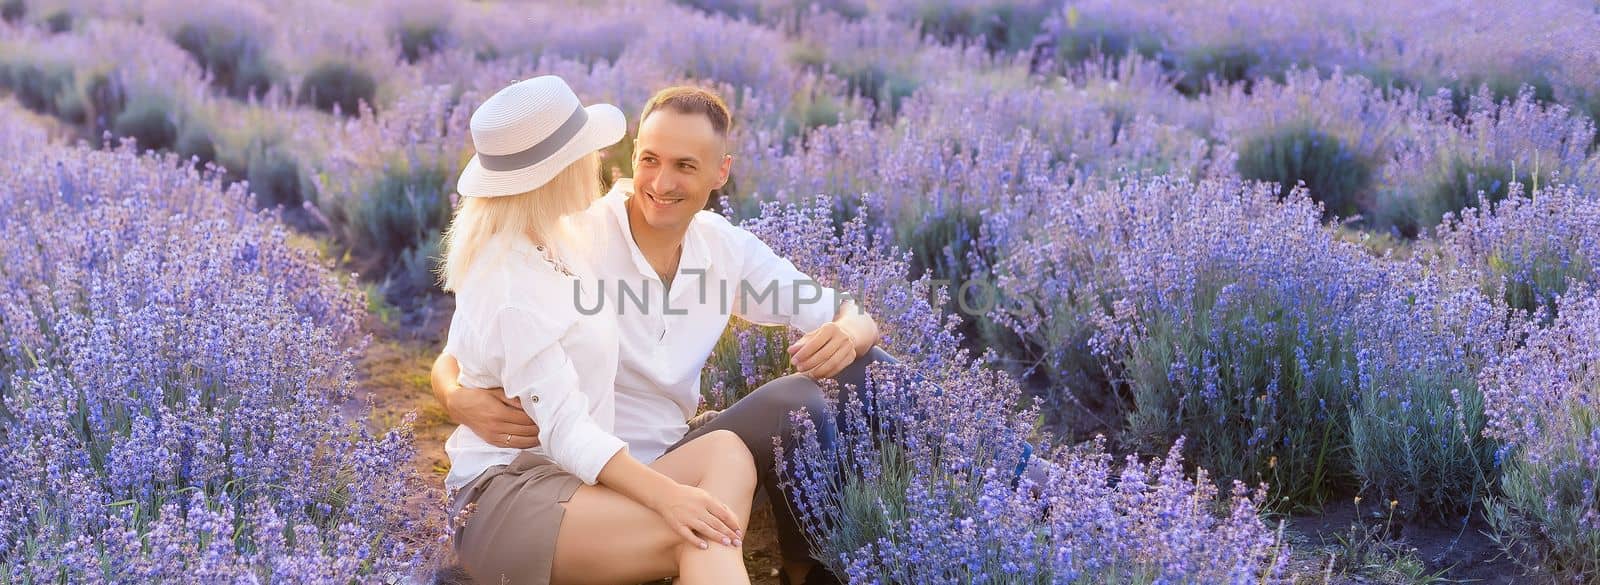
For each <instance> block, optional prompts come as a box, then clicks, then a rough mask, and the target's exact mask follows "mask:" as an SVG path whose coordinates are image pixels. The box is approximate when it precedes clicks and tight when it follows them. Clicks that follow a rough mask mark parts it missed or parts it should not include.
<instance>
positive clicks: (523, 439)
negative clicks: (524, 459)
mask: <svg viewBox="0 0 1600 585" xmlns="http://www.w3.org/2000/svg"><path fill="white" fill-rule="evenodd" d="M460 373H461V368H460V364H458V363H456V359H455V358H454V357H452V356H451V355H450V354H441V355H440V356H439V359H437V360H434V362H433V372H432V383H433V395H434V397H435V398H437V399H438V400H439V404H440V405H442V406H444V410H445V413H446V414H448V415H450V420H452V421H455V422H456V423H459V424H463V425H466V426H467V428H468V429H471V430H472V432H473V433H474V434H477V435H478V436H479V437H481V438H482V439H483V440H485V441H488V442H489V443H490V444H492V445H494V446H496V447H510V448H513V449H528V448H531V447H537V446H539V425H536V424H534V423H533V419H531V418H528V413H527V412H525V411H523V410H522V403H521V401H519V400H516V399H513V398H506V395H505V391H504V390H501V389H499V388H490V389H487V390H485V389H480V388H463V387H461V385H459V384H456V382H455V380H456V376H458V375H460Z"/></svg>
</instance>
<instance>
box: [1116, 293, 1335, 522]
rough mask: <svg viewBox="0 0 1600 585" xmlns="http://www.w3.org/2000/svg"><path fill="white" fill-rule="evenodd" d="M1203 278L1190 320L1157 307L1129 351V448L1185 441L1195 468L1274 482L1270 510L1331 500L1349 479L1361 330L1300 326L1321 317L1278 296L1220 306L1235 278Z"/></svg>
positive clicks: (1124, 360) (1143, 449) (1310, 324)
mask: <svg viewBox="0 0 1600 585" xmlns="http://www.w3.org/2000/svg"><path fill="white" fill-rule="evenodd" d="M1203 282H1208V284H1206V285H1205V286H1206V287H1207V290H1206V291H1205V292H1203V293H1201V294H1197V296H1196V300H1195V310H1194V311H1193V312H1192V313H1191V314H1190V315H1191V320H1190V321H1189V322H1183V321H1179V320H1176V319H1174V318H1173V316H1171V315H1169V314H1167V313H1166V312H1164V311H1157V312H1156V314H1154V315H1151V317H1150V318H1149V319H1148V320H1147V321H1146V322H1145V327H1146V330H1147V334H1146V336H1145V337H1143V338H1142V339H1140V340H1139V341H1137V342H1136V343H1135V344H1134V345H1133V346H1132V347H1131V348H1130V349H1129V351H1128V354H1127V355H1125V356H1122V359H1121V364H1122V367H1123V370H1124V371H1123V376H1122V377H1123V380H1124V381H1125V382H1126V384H1127V386H1128V390H1129V393H1130V395H1131V398H1132V406H1131V407H1130V410H1129V412H1128V417H1127V426H1126V428H1125V431H1124V432H1125V433H1126V436H1125V438H1124V441H1125V443H1126V444H1128V445H1132V446H1135V447H1136V448H1137V450H1138V452H1141V453H1151V452H1158V451H1159V450H1160V449H1161V448H1163V447H1164V446H1165V445H1166V444H1167V443H1168V441H1170V440H1172V439H1173V438H1175V437H1188V443H1187V445H1188V446H1187V447H1186V449H1185V450H1186V451H1187V452H1188V453H1189V454H1190V455H1189V459H1190V460H1191V461H1192V462H1193V463H1194V464H1195V465H1197V466H1199V467H1201V468H1203V469H1206V470H1208V471H1211V472H1212V473H1214V474H1215V476H1216V477H1219V478H1234V479H1238V480H1241V481H1244V482H1246V483H1254V482H1258V481H1264V482H1266V483H1267V484H1268V486H1269V489H1271V490H1272V496H1273V497H1271V498H1269V500H1268V501H1269V502H1270V503H1272V504H1273V505H1288V506H1290V507H1296V506H1304V505H1315V504H1318V503H1321V502H1323V501H1325V500H1326V497H1327V496H1328V495H1329V494H1330V493H1331V492H1332V490H1333V489H1335V487H1336V486H1340V485H1349V484H1350V483H1351V482H1350V481H1349V477H1350V471H1351V470H1350V465H1349V459H1348V455H1346V454H1345V453H1344V446H1345V445H1348V444H1349V425H1348V422H1347V421H1346V420H1345V417H1344V416H1343V415H1342V414H1343V413H1345V412H1347V411H1348V409H1349V403H1350V397H1349V395H1350V386H1349V381H1348V380H1346V379H1345V377H1346V375H1347V372H1349V371H1350V370H1351V369H1353V367H1354V365H1355V362H1356V353H1355V351H1354V349H1355V338H1354V335H1353V333H1351V332H1348V331H1344V332H1341V331H1336V330H1327V329H1325V328H1324V327H1323V325H1322V324H1320V323H1314V322H1302V320H1306V319H1308V316H1311V315H1318V314H1319V313H1320V311H1316V310H1292V309H1290V308H1287V307H1283V306H1282V305H1281V303H1282V301H1279V300H1275V299H1273V298H1272V297H1271V295H1270V294H1260V295H1254V294H1247V293H1245V294H1244V296H1241V297H1238V298H1236V299H1235V300H1233V301H1232V302H1228V303H1221V302H1219V301H1218V297H1219V293H1220V292H1221V286H1220V285H1219V284H1217V283H1219V282H1228V281H1227V280H1226V279H1217V278H1210V279H1205V280H1204V281H1203ZM1233 292H1234V293H1235V294H1240V293H1242V291H1233ZM1300 302H1302V303H1304V302H1308V301H1304V300H1302V301H1300ZM1197 370H1198V371H1197Z"/></svg>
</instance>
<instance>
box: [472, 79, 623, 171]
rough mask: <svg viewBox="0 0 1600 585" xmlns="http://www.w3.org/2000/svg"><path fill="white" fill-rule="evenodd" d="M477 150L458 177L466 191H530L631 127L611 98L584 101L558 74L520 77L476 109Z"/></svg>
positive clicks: (473, 140)
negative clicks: (600, 101)
mask: <svg viewBox="0 0 1600 585" xmlns="http://www.w3.org/2000/svg"><path fill="white" fill-rule="evenodd" d="M471 127H472V146H473V148H474V149H475V150H477V154H475V155H473V157H472V160H470V161H467V168H466V169H464V170H462V171H461V178H460V179H459V180H457V181H456V191H457V192H459V193H460V194H461V195H463V196H466V197H500V196H504V195H516V194H519V193H526V192H528V191H532V190H534V189H537V188H539V186H541V185H544V184H545V183H548V182H550V179H553V178H555V176H556V174H558V173H560V172H561V170H562V169H565V168H567V165H570V164H572V163H573V162H574V161H577V160H578V159H579V158H582V157H583V156H584V155H586V154H589V153H591V152H594V151H596V150H599V149H602V148H605V147H607V146H610V145H612V144H616V142H617V141H618V140H621V139H622V135H623V134H625V133H626V132H627V130H628V120H627V118H626V117H625V116H623V114H622V110H619V109H617V107H616V106H613V105H611V104H595V105H592V106H588V107H585V106H584V105H583V103H582V102H579V101H578V96H577V95H576V94H574V93H572V88H570V87H567V82H565V81H562V79H561V78H560V77H556V76H554V75H544V76H540V77H535V78H533V79H528V80H525V81H519V82H517V83H514V84H511V85H510V86H508V87H506V88H505V89H502V90H500V91H498V92H495V94H494V95H492V96H489V99H488V100H485V101H484V102H483V105H480V106H478V109H477V110H476V111H474V112H472V123H471Z"/></svg>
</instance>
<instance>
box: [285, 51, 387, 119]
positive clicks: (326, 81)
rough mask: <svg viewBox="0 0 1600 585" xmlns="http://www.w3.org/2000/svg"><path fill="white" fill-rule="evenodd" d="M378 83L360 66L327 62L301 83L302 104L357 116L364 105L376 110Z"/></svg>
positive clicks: (311, 72) (335, 61)
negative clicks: (375, 99)
mask: <svg viewBox="0 0 1600 585" xmlns="http://www.w3.org/2000/svg"><path fill="white" fill-rule="evenodd" d="M377 93H378V81H377V79H375V78H373V76H372V74H371V73H368V72H367V71H366V70H364V69H362V68H361V67H360V66H358V65H356V64H354V63H350V62H346V61H338V60H334V61H326V62H323V63H322V64H320V65H317V66H316V67H314V68H312V69H311V71H310V72H308V73H306V77H305V79H304V80H303V81H301V83H300V94H299V95H300V103H303V104H310V105H311V106H313V107H315V108H317V109H319V110H322V111H325V112H333V111H335V110H336V109H337V111H338V112H340V113H342V114H343V115H346V116H355V115H358V114H359V113H360V112H361V104H363V103H365V104H367V105H368V106H371V107H373V108H374V109H376V108H377V104H375V103H374V102H373V100H374V98H376V97H377Z"/></svg>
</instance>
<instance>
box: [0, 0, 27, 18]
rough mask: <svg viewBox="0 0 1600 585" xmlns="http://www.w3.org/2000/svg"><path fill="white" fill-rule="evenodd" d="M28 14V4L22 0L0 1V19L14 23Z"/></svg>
mask: <svg viewBox="0 0 1600 585" xmlns="http://www.w3.org/2000/svg"><path fill="white" fill-rule="evenodd" d="M27 15H28V4H27V3H26V2H24V0H5V1H4V2H0V20H4V21H6V22H10V23H16V22H19V21H21V20H22V17H24V16H27Z"/></svg>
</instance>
